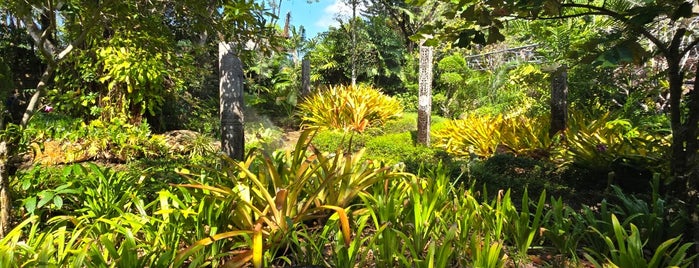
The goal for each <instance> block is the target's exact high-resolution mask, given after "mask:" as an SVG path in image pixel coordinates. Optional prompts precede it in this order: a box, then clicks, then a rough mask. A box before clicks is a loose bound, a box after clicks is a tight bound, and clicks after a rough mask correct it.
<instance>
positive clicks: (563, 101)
mask: <svg viewBox="0 0 699 268" xmlns="http://www.w3.org/2000/svg"><path fill="white" fill-rule="evenodd" d="M567 69H568V67H567V66H566V65H563V66H559V67H558V68H556V70H555V71H553V72H552V73H551V127H550V128H549V137H553V136H554V135H556V133H558V132H559V131H563V130H565V129H566V127H567V121H568V70H567Z"/></svg>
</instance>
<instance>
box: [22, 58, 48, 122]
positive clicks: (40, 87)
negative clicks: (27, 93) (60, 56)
mask: <svg viewBox="0 0 699 268" xmlns="http://www.w3.org/2000/svg"><path fill="white" fill-rule="evenodd" d="M54 69H55V68H54V66H53V64H47V65H46V70H44V73H43V74H42V75H41V80H39V84H37V85H36V92H34V95H32V98H31V99H30V100H29V105H27V109H26V110H25V111H24V115H23V116H22V122H21V123H20V125H22V126H23V127H26V126H27V124H28V123H29V119H31V118H32V115H34V112H35V110H36V108H37V106H39V99H40V98H41V96H42V95H44V91H45V90H46V86H47V85H48V83H49V82H50V81H51V79H52V78H53V71H54Z"/></svg>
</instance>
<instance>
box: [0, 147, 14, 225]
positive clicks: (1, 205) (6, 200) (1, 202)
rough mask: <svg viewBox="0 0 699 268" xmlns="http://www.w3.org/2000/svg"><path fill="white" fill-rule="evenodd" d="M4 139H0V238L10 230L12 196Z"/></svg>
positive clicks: (7, 151) (8, 154) (7, 153)
mask: <svg viewBox="0 0 699 268" xmlns="http://www.w3.org/2000/svg"><path fill="white" fill-rule="evenodd" d="M9 152H10V150H9V148H7V142H6V141H0V238H3V237H5V235H6V234H7V232H9V231H10V224H11V223H12V222H11V217H10V216H11V213H12V198H11V197H10V174H9V172H8V170H9V166H8V165H9V162H10V161H9V159H10V153H9Z"/></svg>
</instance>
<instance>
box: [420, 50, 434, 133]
mask: <svg viewBox="0 0 699 268" xmlns="http://www.w3.org/2000/svg"><path fill="white" fill-rule="evenodd" d="M432 54H433V48H432V47H428V46H423V45H420V71H419V79H420V81H419V82H418V86H419V95H418V107H417V142H418V143H421V144H423V145H425V146H430V123H431V118H430V116H431V113H432Z"/></svg>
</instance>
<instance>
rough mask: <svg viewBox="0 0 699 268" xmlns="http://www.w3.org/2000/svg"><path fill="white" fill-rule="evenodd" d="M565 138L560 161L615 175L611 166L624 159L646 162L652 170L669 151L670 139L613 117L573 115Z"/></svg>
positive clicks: (610, 114)
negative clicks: (610, 172)
mask: <svg viewBox="0 0 699 268" xmlns="http://www.w3.org/2000/svg"><path fill="white" fill-rule="evenodd" d="M564 135H565V139H566V148H565V150H561V151H559V152H558V154H557V156H556V158H559V159H562V160H564V161H566V162H571V163H574V164H576V165H579V166H583V167H586V168H589V169H592V170H599V171H611V169H612V168H611V164H612V163H613V162H614V161H615V160H617V159H619V158H621V157H631V158H642V159H644V161H648V163H649V165H648V166H649V167H652V166H653V165H657V163H659V162H661V159H663V157H662V156H663V155H664V154H665V153H666V152H667V150H668V149H667V148H668V147H669V140H668V137H666V136H664V135H662V134H661V133H656V132H653V131H647V130H645V129H643V127H642V126H634V125H632V124H631V122H630V121H629V120H627V119H623V118H616V117H615V116H614V114H612V113H605V114H602V115H599V116H593V115H588V114H586V113H580V112H575V111H573V112H571V114H570V117H569V121H568V129H567V130H566V131H565V133H564Z"/></svg>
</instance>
